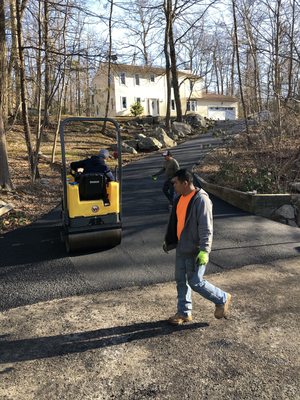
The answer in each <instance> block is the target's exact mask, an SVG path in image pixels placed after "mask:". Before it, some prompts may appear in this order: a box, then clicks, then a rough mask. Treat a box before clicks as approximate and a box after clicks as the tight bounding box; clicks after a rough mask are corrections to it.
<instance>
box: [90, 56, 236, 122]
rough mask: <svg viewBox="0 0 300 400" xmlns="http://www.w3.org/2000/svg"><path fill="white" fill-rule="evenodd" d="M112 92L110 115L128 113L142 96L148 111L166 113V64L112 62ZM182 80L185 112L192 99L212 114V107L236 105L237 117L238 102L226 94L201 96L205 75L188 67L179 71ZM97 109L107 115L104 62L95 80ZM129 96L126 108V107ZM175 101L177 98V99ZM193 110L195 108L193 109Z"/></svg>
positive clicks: (203, 111)
mask: <svg viewBox="0 0 300 400" xmlns="http://www.w3.org/2000/svg"><path fill="white" fill-rule="evenodd" d="M121 73H124V74H125V84H123V83H122V82H121ZM137 74H138V75H139V82H140V84H139V85H137V84H136V75H137ZM151 74H152V75H154V76H155V82H151V81H150V75H151ZM111 76H112V81H111V95H110V98H111V100H110V106H109V110H108V116H109V117H115V116H128V115H130V107H131V105H132V104H133V103H134V102H135V101H136V99H137V98H140V100H141V105H142V106H143V108H144V115H161V116H165V115H166V99H167V84H166V76H165V73H164V70H163V69H162V68H151V67H147V68H146V67H139V66H126V65H124V66H122V65H117V66H112V69H111ZM191 80H192V81H193V90H192V92H191V83H190V82H191ZM178 81H179V85H180V88H179V90H180V99H181V107H182V113H183V114H185V113H186V112H187V113H188V112H190V111H187V102H188V101H189V100H190V101H191V102H193V105H196V106H195V107H196V109H195V112H197V113H198V114H200V115H202V116H204V117H208V107H222V106H223V107H234V108H235V116H236V118H237V114H238V108H237V102H234V101H230V102H227V101H226V96H223V97H224V99H222V101H216V100H215V99H214V100H201V97H202V93H203V81H202V79H201V78H199V77H197V76H196V75H193V74H191V73H189V72H187V71H178ZM92 89H93V96H94V113H95V115H97V116H104V115H105V106H106V100H107V90H108V84H107V65H106V64H103V65H101V66H100V68H99V70H98V72H97V74H96V76H95V78H94V80H93V86H92ZM124 98H126V108H124V107H123V105H124V104H125V99H124ZM171 99H172V100H173V101H174V100H175V99H174V92H173V88H172V90H171ZM174 102H175V101H174ZM191 112H192V110H191ZM171 116H176V109H175V110H172V109H171Z"/></svg>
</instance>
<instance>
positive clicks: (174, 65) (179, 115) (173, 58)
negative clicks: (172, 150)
mask: <svg viewBox="0 0 300 400" xmlns="http://www.w3.org/2000/svg"><path fill="white" fill-rule="evenodd" d="M168 1H169V3H170V30H169V48H170V61H171V72H172V83H173V91H174V98H175V104H176V116H177V117H176V120H177V121H178V122H182V108H181V101H180V92H179V84H178V75H177V59H176V51H175V43H174V35H173V11H172V1H171V0H168Z"/></svg>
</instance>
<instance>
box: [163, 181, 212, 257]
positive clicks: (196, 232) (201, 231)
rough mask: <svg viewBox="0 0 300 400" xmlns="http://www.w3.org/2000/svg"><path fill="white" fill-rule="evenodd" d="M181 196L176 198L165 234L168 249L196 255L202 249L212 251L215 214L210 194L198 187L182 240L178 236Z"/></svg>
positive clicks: (187, 213)
mask: <svg viewBox="0 0 300 400" xmlns="http://www.w3.org/2000/svg"><path fill="white" fill-rule="evenodd" d="M179 198H180V197H179ZM179 198H178V199H176V202H175V204H174V206H173V209H172V212H171V215H170V219H169V223H168V228H167V233H166V236H165V243H166V245H167V249H168V250H172V249H174V248H177V252H179V253H180V254H184V255H191V256H196V255H197V254H198V253H199V251H200V250H204V251H206V252H207V253H210V250H211V245H212V238H213V216H212V202H211V200H210V198H209V196H208V194H207V193H206V192H205V191H204V190H203V189H199V188H196V193H195V194H194V196H193V197H192V198H191V200H190V202H189V205H188V208H187V212H186V217H185V224H184V228H183V230H182V233H181V236H180V240H178V238H177V215H176V208H177V204H178V201H179Z"/></svg>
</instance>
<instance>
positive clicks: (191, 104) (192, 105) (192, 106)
mask: <svg viewBox="0 0 300 400" xmlns="http://www.w3.org/2000/svg"><path fill="white" fill-rule="evenodd" d="M186 110H187V111H197V101H196V100H190V101H187V103H186Z"/></svg>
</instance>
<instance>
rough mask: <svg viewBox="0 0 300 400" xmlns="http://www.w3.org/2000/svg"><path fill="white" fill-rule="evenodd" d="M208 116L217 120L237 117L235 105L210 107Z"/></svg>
mask: <svg viewBox="0 0 300 400" xmlns="http://www.w3.org/2000/svg"><path fill="white" fill-rule="evenodd" d="M207 116H208V118H211V119H215V120H218V119H219V120H225V119H235V109H234V107H208V112H207Z"/></svg>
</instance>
